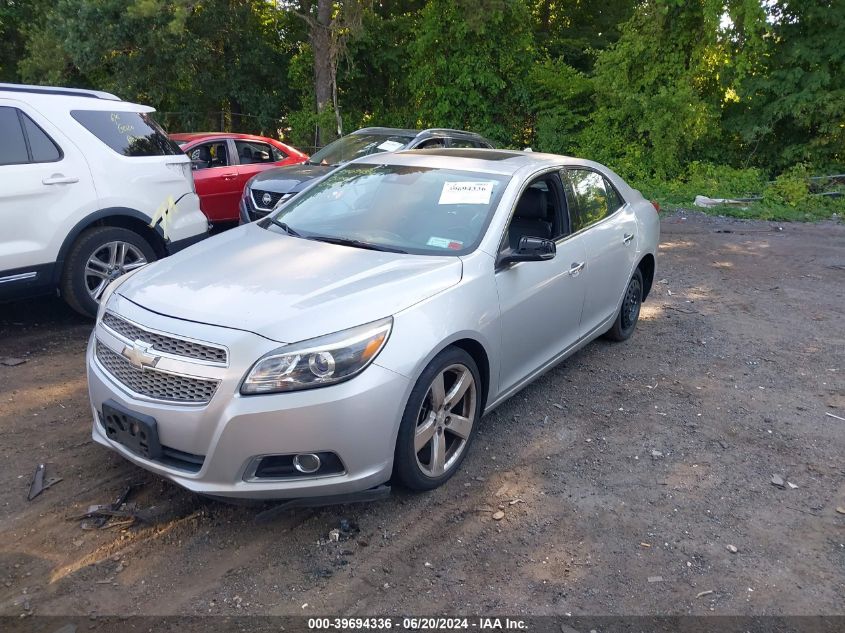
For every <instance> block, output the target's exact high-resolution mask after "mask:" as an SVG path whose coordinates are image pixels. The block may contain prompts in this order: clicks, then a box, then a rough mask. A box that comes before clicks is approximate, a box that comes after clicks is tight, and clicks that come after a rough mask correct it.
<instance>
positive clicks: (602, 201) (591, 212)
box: [566, 169, 615, 233]
mask: <svg viewBox="0 0 845 633" xmlns="http://www.w3.org/2000/svg"><path fill="white" fill-rule="evenodd" d="M566 173H567V176H568V178H569V183H570V185H571V187H572V193H573V194H574V197H575V202H576V204H575V209H573V210H571V212H570V216H571V222H572V232H573V233H575V232H577V231H580V230H582V229H585V228H587V227H588V226H591V225H593V224H595V223H596V222H600V221H601V220H603V219H604V218H606V217H607V216H608V215H609V206H608V199H607V188H606V185H605V182H604V178H603V177H602V176H601V174H599V173H598V172H595V171H592V170H590V169H567V170H566ZM614 210H615V209H614Z"/></svg>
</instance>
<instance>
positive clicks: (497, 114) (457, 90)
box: [410, 0, 534, 145]
mask: <svg viewBox="0 0 845 633" xmlns="http://www.w3.org/2000/svg"><path fill="white" fill-rule="evenodd" d="M530 25H531V20H530V14H529V11H528V7H527V5H526V4H525V2H524V1H523V0H482V1H480V2H476V1H471V0H430V1H429V2H428V3H427V4H426V6H425V8H424V9H423V10H422V15H421V21H420V26H419V31H418V33H417V38H416V41H415V42H414V43H413V45H412V54H411V70H410V84H411V94H412V95H413V99H414V106H415V107H416V109H417V112H418V116H419V121H418V123H419V125H421V126H449V127H458V128H466V129H470V130H473V131H477V132H480V133H482V134H486V135H487V136H489V137H490V138H491V139H494V140H496V141H498V142H499V143H504V144H516V145H521V144H522V143H524V142H526V140H527V138H528V130H527V125H528V122H529V113H528V111H527V104H528V98H527V86H526V77H527V75H528V72H529V71H530V69H531V63H532V60H533V57H534V45H533V37H532V33H531V26H530Z"/></svg>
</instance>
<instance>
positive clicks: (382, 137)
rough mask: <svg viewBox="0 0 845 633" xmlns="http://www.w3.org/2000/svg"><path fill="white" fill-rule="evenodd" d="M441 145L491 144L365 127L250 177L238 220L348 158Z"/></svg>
mask: <svg viewBox="0 0 845 633" xmlns="http://www.w3.org/2000/svg"><path fill="white" fill-rule="evenodd" d="M442 147H480V148H488V149H489V148H492V147H493V145H492V143H490V141H488V140H487V139H486V138H484V137H483V136H479V135H478V134H474V133H473V132H464V131H462V130H449V129H446V128H431V129H428V130H403V129H397V128H389V127H367V128H362V129H360V130H356V131H355V132H352V133H351V134H348V135H347V136H344V137H342V138H339V139H337V140H336V141H334V142H333V143H330V144H328V145H326V146H325V147H324V148H323V149H321V150H320V151H319V152H317V153H316V154H314V155H313V156H312V157H311V158H310V159H309V160H308V161H306V162H304V163H302V164H300V165H293V166H290V167H279V168H277V169H268V170H267V171H263V172H261V173H260V174H257V175H256V176H255V177H253V178H251V179H250V180H249V181H248V182H247V183H246V186H245V187H244V190H243V196H242V197H241V204H240V215H241V217H240V221H241V223H246V222H252V221H253V220H257V219H259V218H263V217H264V216H265V215H267V214H268V213H270V211H272V210H273V207H275V206H276V205H277V204H278V203H279V202H280V201H282V200H287V199H288V198H290V197H291V196H293V195H294V194H296V193H299V192H300V191H302V190H303V189H305V187H307V186H308V185H310V184H311V182H312V181H313V180H314V179H315V178H320V177H322V176H324V175H326V174H327V173H329V172H330V171H331V170H332V169H334V168H335V167H337V166H338V165H342V164H344V163H348V162H349V161H351V160H354V159H356V158H360V157H361V156H367V155H369V154H378V153H380V152H395V151H397V150H400V149H433V148H442Z"/></svg>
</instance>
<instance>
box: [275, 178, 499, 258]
mask: <svg viewBox="0 0 845 633" xmlns="http://www.w3.org/2000/svg"><path fill="white" fill-rule="evenodd" d="M508 180H509V178H508V177H505V176H500V175H495V174H486V173H480V172H469V171H461V170H456V169H442V168H432V167H412V166H401V165H362V164H353V165H349V166H347V167H344V168H342V169H339V170H338V171H336V172H335V173H334V174H332V175H331V176H329V177H328V178H326V179H325V180H323V181H321V182H320V183H318V184H317V185H315V186H314V187H312V188H311V189H309V190H307V191H305V192H304V193H302V194H300V196H299V197H297V198H294V199H293V200H292V201H291V202H290V203H288V204H287V205H286V206H285V207H284V208H282V209H280V210H279V211H278V212H277V213H276V214H275V215H273V216H272V218H271V223H273V224H276V225H279V224H283V225H284V228H285V230H286V231H287V232H288V233H290V234H295V235H297V236H299V237H302V238H307V239H315V240H320V241H326V242H331V243H337V244H344V245H347V246H355V247H359V248H372V249H374V250H384V251H398V252H406V253H416V254H423V255H449V254H451V255H461V254H464V253H468V252H470V251H471V250H473V249H474V248H475V247H476V246H478V243H479V242H480V241H481V237H482V235H483V233H484V230H485V229H486V227H487V225H488V223H489V221H490V217H491V215H492V213H493V210H494V209H495V208H496V204H498V201H499V198H500V197H501V194H502V192H503V191H504V188H505V187H506V186H507V183H508Z"/></svg>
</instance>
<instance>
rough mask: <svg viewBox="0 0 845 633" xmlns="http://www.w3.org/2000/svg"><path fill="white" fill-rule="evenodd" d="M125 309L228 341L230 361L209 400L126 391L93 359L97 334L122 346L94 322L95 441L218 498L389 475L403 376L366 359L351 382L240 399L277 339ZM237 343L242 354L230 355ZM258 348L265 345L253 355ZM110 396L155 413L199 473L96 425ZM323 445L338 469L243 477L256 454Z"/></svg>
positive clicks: (168, 327)
mask: <svg viewBox="0 0 845 633" xmlns="http://www.w3.org/2000/svg"><path fill="white" fill-rule="evenodd" d="M125 303H128V302H125ZM132 309H133V310H134V312H135V314H132V315H131V317H128V318H132V319H133V320H135V322H136V323H144V324H145V325H146V324H149V323H151V322H154V323H155V327H156V329H157V330H158V331H164V332H169V333H172V334H174V335H185V336H187V335H188V333H190V336H191V337H192V338H201V339H205V340H209V341H215V342H220V343H222V344H226V345H227V346H228V348H229V350H230V352H231V356H232V358H231V361H230V364H229V367H227V368H225V369H223V370H222V371H223V372H225V375H224V376H222V379H221V382H220V386H219V388H218V389H217V391H216V393H215V395H214V396H213V397H212V399H211V400H210V401H209V402H208V404H205V405H199V406H197V405H184V404H174V403H167V402H162V401H153V400H151V399H149V398H145V397H143V396H139V395H138V394H134V393H132V392H131V391H129V390H128V389H127V388H126V387H125V386H124V385H123V383H121V382H119V381H118V380H116V379H115V378H114V377H113V376H112V375H111V374H110V373H109V372H107V371H106V370H105V369H104V367H103V365H102V364H101V363H100V362H99V361H98V360H97V358H96V357H95V352H94V343H95V339H96V338H97V337H99V338H100V340H101V342H103V343H107V344H108V345H109V346H110V347H111V348H112V349H115V347H116V345H115V342H116V341H117V346H119V345H120V341H119V340H117V339H116V338H115V337H113V336H111V335H110V333H109V331H108V330H106V329H105V328H103V326H102V324H98V325H97V328H96V329H95V331H94V333H93V334H92V336H91V340H90V341H89V345H88V351H87V368H88V390H89V396H90V400H91V410H92V415H93V417H94V425H93V439H94V440H95V441H96V442H98V443H100V444H102V445H104V446H107V447H108V448H111V449H112V450H114V451H116V452H118V453H120V454H121V455H122V456H123V457H125V458H126V459H128V460H129V461H131V462H133V463H134V464H136V465H138V466H140V467H142V468H145V469H147V470H149V471H151V472H154V473H156V474H158V475H160V476H162V477H165V478H167V479H170V480H171V481H173V482H175V483H177V484H179V485H181V486H183V487H185V488H187V489H189V490H192V491H194V492H198V493H203V494H208V495H216V496H223V497H241V498H255V499H290V498H298V497H320V496H327V495H340V494H348V493H353V492H358V491H362V490H366V489H368V488H372V487H373V486H376V485H378V484H381V483H384V482H386V481H387V480H388V479H389V478H390V474H391V470H392V466H393V451H394V446H395V442H396V435H397V432H398V427H399V422H400V420H401V416H402V412H403V409H404V405H405V402H404V401H405V397H406V394H407V393H408V389H409V385H408V379H407V378H405V377H403V376H400V375H399V374H396V373H395V372H392V371H390V370H387V369H384V368H383V367H380V366H378V365H376V364H373V365H371V366H370V367H368V368H367V369H366V370H365V371H364V372H362V373H361V374H360V375H359V376H356V377H355V378H354V379H352V380H349V381H347V382H344V383H341V384H338V385H334V386H331V387H324V388H320V389H312V390H306V391H299V392H292V393H284V394H275V395H260V396H241V395H240V394H239V392H238V385H239V384H240V380H241V379H242V377H243V375H244V373H245V372H246V370H247V369H248V368H249V366H250V365H251V363H252V361H253V360H254V359H257V358H258V357H259V356H260V355H261V354H262V353H264V352H266V351H269V350H270V349H272V348H275V347H277V346H278V344H277V343H274V342H272V341H268V340H266V339H263V338H262V337H259V336H257V335H255V334H250V333H246V332H240V331H232V330H226V329H225V328H218V327H215V326H206V325H200V324H196V323H187V322H183V321H179V320H177V319H170V318H168V317H162V316H160V315H153V313H150V312H147V311H145V310H143V309H142V308H138V307H137V306H135V307H134V308H132ZM141 312H144V313H146V314H141ZM139 317H146V318H147V319H150V320H146V321H142V320H141V318H139ZM151 317H152V318H151ZM180 330H181V331H180ZM223 334H228V337H229V338H228V340H225V339H226V337H225V336H217V337H216V338H213V337H214V336H215V335H223ZM236 345H237V346H236ZM239 347H240V348H242V349H244V350H246V352H245V353H244V354H239V353H237V351H236V350H238V348H239ZM261 348H265V349H264V350H263V352H260V353H259V350H260V349H261ZM118 353H119V350H118ZM204 371H205V372H209V371H214V370H213V369H211V368H204ZM108 400H113V401H115V402H116V403H117V404H119V405H122V406H123V407H125V408H127V409H129V410H131V411H133V412H136V413H139V414H144V415H148V416H151V417H153V418H155V420H156V422H157V424H158V431H159V438H160V441H161V444H162V446H166V447H167V448H168V449H169V450H171V451H174V452H176V453H178V454H187V455H190V456H192V458H196V459H197V460H198V463H199V464H201V465H200V466H199V468H198V470H196V472H189V471H188V470H185V469H184V468H179V467H174V466H173V465H172V463H166V462H164V461H163V460H155V461H153V460H148V459H145V458H143V457H141V456H139V455H138V454H135V453H133V452H131V451H130V450H129V449H127V448H126V447H125V446H123V445H121V444H119V443H116V442H114V441H112V440H111V439H109V438H108V437H107V436H106V434H105V431H104V429H103V427H102V425H101V423H100V416H101V413H102V405H103V403H104V402H106V401H108ZM325 451H328V452H333V453H335V454H336V455H338V456H339V458H340V460H341V461H342V463H343V467H344V472H343V473H342V474H337V475H326V476H322V477H307V476H302V475H300V476H299V477H297V478H292V479H273V480H263V479H256V478H254V477H251V476H250V474H251V469H250V465H251V464H254V459H255V458H256V457H257V456H263V455H270V454H296V453H312V452H313V453H316V452H325Z"/></svg>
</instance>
